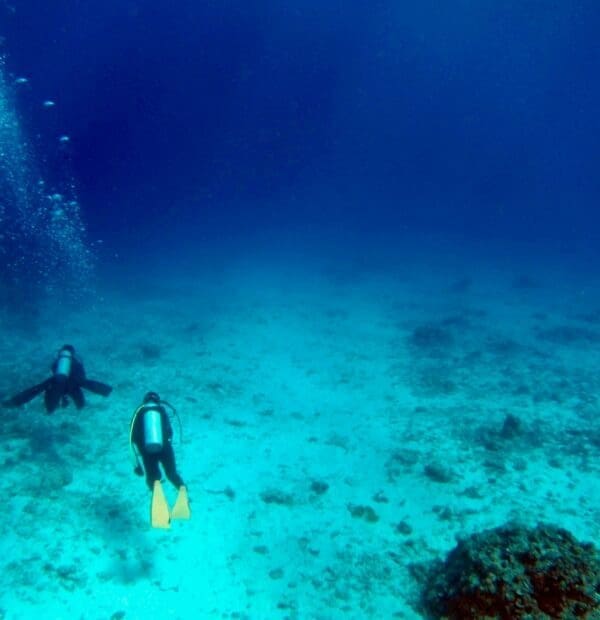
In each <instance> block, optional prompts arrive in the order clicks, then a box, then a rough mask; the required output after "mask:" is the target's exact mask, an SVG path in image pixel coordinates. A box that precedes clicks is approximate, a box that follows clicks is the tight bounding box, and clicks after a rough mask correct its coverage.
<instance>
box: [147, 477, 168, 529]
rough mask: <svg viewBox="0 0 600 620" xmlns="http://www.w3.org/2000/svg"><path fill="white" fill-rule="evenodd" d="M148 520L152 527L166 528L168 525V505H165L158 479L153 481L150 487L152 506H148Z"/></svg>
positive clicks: (163, 494)
mask: <svg viewBox="0 0 600 620" xmlns="http://www.w3.org/2000/svg"><path fill="white" fill-rule="evenodd" d="M150 520H151V523H152V527H158V528H162V529H167V528H169V527H170V524H169V521H170V518H169V506H168V505H167V499H166V498H165V492H164V491H163V488H162V485H161V484H160V480H155V481H154V488H153V489H152V506H151V508H150Z"/></svg>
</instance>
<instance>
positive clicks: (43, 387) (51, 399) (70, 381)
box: [2, 355, 112, 413]
mask: <svg viewBox="0 0 600 620" xmlns="http://www.w3.org/2000/svg"><path fill="white" fill-rule="evenodd" d="M57 366H58V359H57V360H55V361H54V363H53V364H52V367H51V370H52V376H51V377H49V378H48V379H46V380H45V381H42V382H41V383H38V384H37V385H34V386H33V387H30V388H28V389H27V390H24V391H23V392H20V393H19V394H17V395H16V396H13V397H12V398H9V399H8V400H6V401H4V402H3V403H2V404H3V406H4V407H18V406H20V405H24V404H25V403H28V402H29V401H30V400H32V399H33V398H35V397H36V396H37V395H38V394H41V393H42V392H44V404H45V406H46V412H47V413H53V412H54V411H55V410H56V409H57V408H58V406H59V405H62V406H63V407H64V406H65V405H67V404H68V402H69V398H71V399H72V400H73V402H74V403H75V407H77V409H81V408H82V407H83V406H84V405H85V396H84V394H83V389H82V388H85V389H86V390H90V392H94V393H95V394H100V395H101V396H108V395H109V394H110V393H111V391H112V387H111V386H110V385H106V384H105V383H101V382H100V381H94V380H93V379H87V378H86V376H85V369H84V367H83V364H82V362H81V360H80V359H78V358H77V357H76V356H74V355H73V358H72V361H71V371H70V372H69V375H68V376H66V377H65V376H64V375H57V374H55V373H56V369H57Z"/></svg>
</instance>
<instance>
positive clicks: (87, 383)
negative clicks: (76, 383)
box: [80, 379, 112, 396]
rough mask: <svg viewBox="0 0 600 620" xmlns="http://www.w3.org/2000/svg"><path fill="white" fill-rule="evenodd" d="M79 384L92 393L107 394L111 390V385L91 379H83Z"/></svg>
mask: <svg viewBox="0 0 600 620" xmlns="http://www.w3.org/2000/svg"><path fill="white" fill-rule="evenodd" d="M80 385H81V387H82V388H85V389H86V390H89V391H90V392H93V393H94V394H100V396H108V395H109V394H110V393H111V392H112V386H110V385H107V384H106V383H102V382H100V381H94V380H93V379H85V380H84V381H82V382H81V384H80Z"/></svg>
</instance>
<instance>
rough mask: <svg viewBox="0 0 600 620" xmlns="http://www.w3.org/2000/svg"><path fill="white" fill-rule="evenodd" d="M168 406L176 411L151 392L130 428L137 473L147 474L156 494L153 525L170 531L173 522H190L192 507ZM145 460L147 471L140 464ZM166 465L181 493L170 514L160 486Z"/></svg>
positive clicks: (145, 398) (153, 506) (152, 509)
mask: <svg viewBox="0 0 600 620" xmlns="http://www.w3.org/2000/svg"><path fill="white" fill-rule="evenodd" d="M165 406H167V407H169V408H170V409H171V410H172V411H173V413H175V414H176V411H175V409H174V407H173V406H172V405H170V404H169V403H168V402H166V401H164V400H161V398H160V396H159V395H158V394H157V393H156V392H148V393H147V394H146V395H145V396H144V400H143V402H142V404H141V405H140V406H139V407H138V408H137V409H136V410H135V412H134V414H133V417H132V419H131V423H130V425H129V445H130V448H131V452H132V455H133V460H134V464H135V467H134V472H135V473H136V474H137V475H138V476H143V475H144V473H145V474H146V484H147V485H148V488H149V489H150V490H151V491H152V505H151V522H152V526H153V527H160V528H167V527H169V524H170V521H171V519H189V518H190V508H189V500H188V496H187V489H186V487H185V483H184V482H183V479H182V478H181V476H180V475H179V473H178V472H177V466H176V465H175V453H174V452H173V446H172V443H171V442H172V439H173V427H172V426H171V421H170V420H169V416H168V414H167V410H166V409H165ZM139 457H141V459H142V463H143V465H144V468H143V469H142V466H141V465H140V461H139ZM159 464H160V465H162V467H163V470H164V472H165V475H166V477H167V478H168V479H169V481H170V482H171V484H173V486H174V487H175V488H176V489H177V490H178V494H177V500H176V502H175V505H174V506H173V509H172V510H171V511H169V507H168V505H167V502H166V498H165V495H164V492H163V490H162V486H161V483H160V480H161V477H162V476H161V472H160V468H159Z"/></svg>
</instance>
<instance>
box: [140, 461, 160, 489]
mask: <svg viewBox="0 0 600 620" xmlns="http://www.w3.org/2000/svg"><path fill="white" fill-rule="evenodd" d="M141 456H142V463H143V464H144V471H145V472H146V484H147V485H148V488H149V489H150V490H151V491H152V489H153V488H154V481H155V480H158V481H159V482H160V479H161V475H160V469H159V468H158V457H157V456H156V455H155V454H144V453H143V452H142V454H141Z"/></svg>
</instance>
